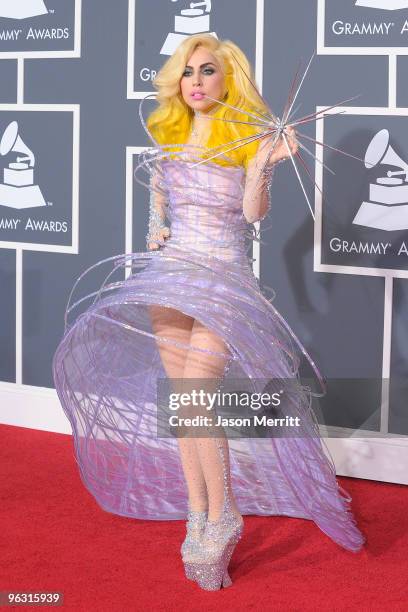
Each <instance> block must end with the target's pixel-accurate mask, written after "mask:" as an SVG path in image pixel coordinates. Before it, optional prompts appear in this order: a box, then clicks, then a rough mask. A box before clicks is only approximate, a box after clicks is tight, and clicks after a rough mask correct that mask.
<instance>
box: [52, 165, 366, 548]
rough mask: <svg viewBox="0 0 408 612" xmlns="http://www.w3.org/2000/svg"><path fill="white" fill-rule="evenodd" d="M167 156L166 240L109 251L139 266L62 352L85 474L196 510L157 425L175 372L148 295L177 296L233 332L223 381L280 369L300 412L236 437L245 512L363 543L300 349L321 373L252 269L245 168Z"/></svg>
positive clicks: (100, 490)
mask: <svg viewBox="0 0 408 612" xmlns="http://www.w3.org/2000/svg"><path fill="white" fill-rule="evenodd" d="M158 167H160V171H161V172H162V174H161V181H160V184H161V185H162V189H161V190H160V193H161V197H164V198H166V199H167V203H168V207H167V211H166V212H167V215H168V218H169V219H170V222H171V236H170V238H168V239H166V241H165V244H164V246H162V247H161V248H160V249H159V250H157V251H146V252H137V253H132V254H129V255H124V254H121V255H119V256H116V257H114V258H109V259H108V260H103V261H104V262H105V263H106V262H112V263H113V269H112V273H113V274H117V273H118V272H122V271H123V268H124V267H125V266H127V267H128V268H129V266H131V272H132V273H131V274H129V275H128V276H127V277H126V278H125V279H123V276H125V275H124V274H123V275H122V276H121V277H120V280H119V281H116V282H110V283H107V281H108V280H110V277H109V278H107V279H106V280H105V283H104V284H103V285H102V287H101V288H100V290H99V292H96V294H92V295H93V296H94V298H95V299H94V301H93V303H92V304H90V305H89V306H87V308H86V309H85V310H83V311H82V313H80V314H79V315H78V316H77V318H76V320H74V322H73V323H71V324H70V325H66V329H65V333H64V336H63V338H62V340H61V342H60V344H59V346H58V348H57V350H56V353H55V355H54V359H53V375H54V380H55V386H56V390H57V392H58V396H59V398H60V401H61V404H62V407H63V410H64V412H65V414H66V416H67V417H68V419H69V421H70V423H71V426H72V431H73V437H74V444H75V454H76V459H77V462H78V465H79V468H80V474H81V478H82V481H83V483H84V485H85V486H86V487H87V488H88V490H89V491H90V492H91V493H92V495H93V496H94V497H95V499H96V500H97V502H98V504H99V505H100V506H101V507H102V508H103V509H105V510H107V511H109V512H112V513H115V514H119V515H123V516H128V517H136V518H141V519H161V520H162V519H185V518H186V514H187V488H186V483H185V480H184V475H183V471H182V466H181V462H180V458H179V451H178V444H177V440H176V439H175V438H171V437H169V438H159V437H157V430H156V416H157V405H156V404H157V401H156V397H157V396H156V390H157V381H158V379H163V378H165V376H166V374H165V371H164V369H163V364H162V361H161V358H160V354H159V350H158V347H157V339H156V337H155V335H154V332H153V329H152V325H151V320H150V316H149V311H148V305H149V304H158V305H163V306H167V307H173V308H176V309H178V310H180V311H182V312H184V313H185V314H187V315H190V316H192V317H195V318H196V319H198V320H199V321H201V322H202V323H203V324H204V325H205V326H207V327H208V328H209V329H211V330H213V331H214V332H216V333H217V334H218V335H219V336H220V337H221V338H222V339H223V340H224V342H225V344H226V346H227V347H228V350H229V353H228V355H229V360H228V363H227V366H226V368H225V371H224V380H225V381H228V379H233V378H235V379H236V378H246V379H248V380H251V379H253V380H254V381H255V386H256V381H258V380H259V379H267V380H269V379H274V378H278V379H279V380H280V386H281V387H282V388H284V389H286V390H287V391H288V394H289V397H290V398H291V402H290V404H289V405H287V406H285V413H286V414H288V413H290V414H291V415H293V416H299V417H300V419H301V433H300V434H298V435H297V436H292V437H281V438H279V437H272V436H271V437H268V438H241V439H231V440H230V443H229V444H230V461H231V478H232V486H233V490H234V494H235V497H236V500H237V503H238V507H239V509H240V511H241V513H242V514H256V515H286V516H291V517H300V518H304V519H309V520H313V521H314V522H315V523H316V525H318V527H319V528H320V529H321V530H322V531H323V532H324V533H326V534H327V535H328V536H329V537H330V538H332V540H334V541H335V542H337V543H338V544H339V545H341V546H343V547H344V548H346V549H348V550H351V551H354V552H356V551H358V550H360V548H361V547H362V545H363V543H364V541H365V539H364V536H363V535H362V534H361V532H360V531H359V529H358V527H357V526H356V522H355V519H354V517H353V515H352V512H351V509H350V507H349V504H350V501H351V497H350V496H349V495H348V494H347V492H346V491H345V490H344V489H342V488H341V487H340V486H339V485H338V483H337V481H336V473H335V467H334V464H333V461H332V458H331V456H330V454H329V451H328V449H327V447H325V445H324V443H323V441H322V440H321V438H320V436H319V429H318V424H317V420H316V417H315V415H314V413H313V410H312V408H311V395H313V393H311V391H310V389H309V387H307V386H304V385H302V384H301V382H300V378H299V373H298V368H299V364H300V361H301V359H302V358H306V359H307V360H308V361H309V363H310V365H311V366H312V368H313V370H314V372H315V373H316V375H317V377H318V379H319V382H320V383H321V384H322V386H324V383H323V378H322V376H321V374H320V372H319V370H318V368H317V367H316V365H315V364H314V362H313V361H312V359H311V357H310V356H309V355H308V353H307V352H306V351H305V349H304V348H303V346H302V345H301V343H300V342H299V340H298V339H297V338H296V336H295V334H294V333H293V331H292V330H291V329H290V327H289V326H288V324H287V323H286V322H285V320H284V319H283V318H282V316H281V315H280V314H279V313H278V311H277V310H276V309H275V307H274V306H273V304H272V303H271V300H268V299H267V298H266V297H265V296H264V295H263V293H262V292H261V288H260V285H259V282H258V280H257V279H256V277H255V276H254V274H253V271H252V267H251V262H250V258H249V257H248V254H247V250H248V249H247V246H246V242H247V241H246V238H247V237H248V235H251V236H252V237H254V234H253V231H252V230H253V229H254V228H253V226H252V225H250V224H248V223H247V221H246V220H245V217H244V216H243V212H242V199H243V192H244V185H245V171H244V168H243V167H241V166H229V167H225V166H224V167H222V166H221V165H219V164H217V163H215V162H206V163H205V164H202V165H200V166H196V167H195V168H191V167H190V165H189V164H188V163H187V162H186V161H185V160H182V159H174V158H173V159H171V158H164V159H162V160H161V162H160V164H159V165H158V164H156V169H157V168H158ZM152 184H153V183H152V181H151V182H150V185H152ZM151 197H153V198H155V197H160V196H159V191H158V190H155V189H153V188H152V190H151ZM101 263H102V262H98V263H97V264H95V266H98V265H99V264H101ZM95 266H92V268H91V269H94V268H95ZM89 270H90V269H89ZM89 270H87V271H85V272H84V274H86V273H88V272H89ZM84 274H83V275H81V277H80V278H79V279H78V281H79V280H81V279H82V277H83V276H84ZM78 281H77V283H78ZM74 288H76V286H74ZM86 297H89V296H86ZM86 297H84V298H83V300H85V299H86ZM80 302H81V303H82V300H79V301H77V302H76V303H75V304H74V305H73V306H71V307H70V308H69V309H67V311H70V310H72V309H73V308H74V307H77V306H78V304H79V303H80ZM168 341H169V342H171V340H168ZM174 342H175V341H174ZM187 348H188V345H187ZM190 348H191V347H190ZM204 352H205V350H204ZM207 352H208V353H211V351H207ZM214 354H216V353H214ZM324 449H325V450H324Z"/></svg>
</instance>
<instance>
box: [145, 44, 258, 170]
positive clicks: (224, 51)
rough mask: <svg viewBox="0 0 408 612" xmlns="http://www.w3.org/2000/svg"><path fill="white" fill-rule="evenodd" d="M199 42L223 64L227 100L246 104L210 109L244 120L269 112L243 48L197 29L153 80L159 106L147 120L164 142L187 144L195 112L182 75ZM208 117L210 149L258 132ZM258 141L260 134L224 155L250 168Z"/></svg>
mask: <svg viewBox="0 0 408 612" xmlns="http://www.w3.org/2000/svg"><path fill="white" fill-rule="evenodd" d="M200 46H202V47H205V48H206V49H207V50H208V51H210V52H211V53H212V54H213V55H214V56H215V58H216V59H217V60H218V62H219V64H220V66H221V69H222V70H223V74H224V79H225V87H226V90H227V95H226V97H225V98H224V99H223V101H224V102H226V103H227V104H231V105H232V106H236V107H238V108H239V109H242V111H236V110H233V109H230V108H228V107H226V106H224V105H222V104H218V105H217V107H216V109H215V111H214V112H211V116H212V117H214V118H225V119H233V120H235V121H244V122H245V121H254V120H255V119H254V118H253V117H250V116H249V115H247V114H246V112H250V111H260V112H261V113H266V112H268V108H267V106H266V105H265V103H264V102H263V100H262V98H261V97H260V95H258V94H257V92H256V91H255V89H254V87H253V86H252V85H251V83H250V81H249V79H248V77H247V76H246V75H248V76H249V77H250V79H251V80H252V81H253V82H255V77H254V71H253V68H252V66H251V64H250V62H249V61H248V58H247V57H246V55H245V54H244V53H243V52H242V51H241V49H240V48H239V47H238V46H237V45H236V44H235V43H233V42H232V41H230V40H219V39H217V38H215V37H214V36H212V35H211V34H195V35H193V36H189V37H188V38H186V39H185V40H184V41H183V42H182V43H181V44H180V45H179V46H178V47H177V49H176V50H175V52H174V53H173V55H171V56H170V57H169V59H168V60H167V61H166V62H165V63H164V65H163V66H162V68H161V69H160V70H159V72H158V73H157V75H156V76H155V78H154V80H153V86H154V87H155V89H157V91H158V93H157V96H156V100H157V102H158V107H157V108H156V109H155V110H154V111H152V112H151V113H150V115H149V116H148V118H147V122H146V123H147V127H148V129H149V131H150V132H151V134H152V136H153V137H154V139H155V140H156V142H158V143H159V144H160V145H170V144H184V143H185V142H186V141H187V140H188V137H189V134H190V131H191V126H192V122H193V117H194V112H193V110H192V109H191V108H190V107H189V106H188V104H186V102H185V101H184V100H183V97H182V94H181V91H180V79H181V77H182V75H183V73H184V70H185V67H186V65H187V63H188V60H189V58H190V56H191V54H192V53H193V52H194V51H195V49H196V48H197V47H200ZM244 71H245V72H244ZM245 73H246V75H245ZM209 121H210V124H211V130H210V136H209V139H208V141H207V142H206V148H207V149H212V148H214V147H220V145H223V146H221V148H220V149H218V151H227V149H228V148H230V146H234V145H233V144H231V145H227V143H228V142H230V141H232V140H236V139H238V138H243V137H246V136H252V135H255V134H256V133H257V128H256V126H251V125H245V124H241V123H231V122H227V121H217V120H209ZM259 142H260V141H259V139H258V140H256V141H254V142H252V143H250V144H246V145H245V146H242V147H239V148H237V149H235V150H233V151H229V152H228V153H226V155H227V156H228V157H229V158H230V159H231V160H232V163H234V164H239V165H242V166H244V167H245V168H247V165H248V162H249V160H250V159H251V158H252V157H253V156H254V155H255V153H256V151H257V149H258V146H259ZM167 150H169V149H167ZM170 150H171V148H170ZM218 151H217V152H218ZM212 161H213V162H215V163H219V164H221V165H230V162H228V161H227V160H225V158H223V156H219V157H217V158H215V159H213V160H212Z"/></svg>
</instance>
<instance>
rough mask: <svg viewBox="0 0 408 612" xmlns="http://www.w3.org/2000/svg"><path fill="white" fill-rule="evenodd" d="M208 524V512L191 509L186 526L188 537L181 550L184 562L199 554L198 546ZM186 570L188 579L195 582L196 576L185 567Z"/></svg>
mask: <svg viewBox="0 0 408 612" xmlns="http://www.w3.org/2000/svg"><path fill="white" fill-rule="evenodd" d="M206 523H207V511H203V512H200V511H198V510H191V509H190V508H189V510H188V513H187V524H186V529H187V535H186V538H185V540H184V542H183V543H182V545H181V549H180V551H181V556H182V559H183V562H184V561H188V558H189V555H192V554H195V553H196V552H197V549H198V545H199V542H200V539H201V537H202V535H203V533H204V529H205V525H206ZM184 569H185V573H186V577H187V578H188V579H189V580H194V576H193V574H192V572H191V571H190V568H189V567H188V566H186V565H184Z"/></svg>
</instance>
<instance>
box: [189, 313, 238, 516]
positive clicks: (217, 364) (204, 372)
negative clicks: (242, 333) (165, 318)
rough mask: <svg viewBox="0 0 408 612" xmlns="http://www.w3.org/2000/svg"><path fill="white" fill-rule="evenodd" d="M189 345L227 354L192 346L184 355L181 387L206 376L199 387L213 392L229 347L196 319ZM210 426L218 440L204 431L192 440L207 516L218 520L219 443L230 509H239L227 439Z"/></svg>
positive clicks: (220, 495)
mask: <svg viewBox="0 0 408 612" xmlns="http://www.w3.org/2000/svg"><path fill="white" fill-rule="evenodd" d="M190 345H191V346H192V347H194V346H195V347H197V348H201V349H203V348H204V349H207V350H211V351H217V352H220V353H224V354H226V355H227V357H222V356H214V355H210V354H207V355H206V354H204V353H199V352H198V351H195V350H194V349H193V348H191V349H190V350H189V352H188V355H187V358H186V363H185V367H184V383H185V389H184V390H187V388H188V384H189V382H188V381H189V379H191V382H190V385H191V388H194V387H197V383H199V379H206V380H205V381H202V383H200V388H205V391H206V392H209V393H211V392H215V391H216V390H217V387H218V386H219V383H220V379H222V377H223V374H224V369H225V366H226V363H227V361H228V359H229V352H228V348H227V347H226V345H225V343H224V341H223V340H222V339H221V338H219V337H218V336H217V335H216V334H215V333H214V332H212V331H211V330H209V329H208V328H207V327H205V326H204V325H203V324H202V323H200V322H199V321H197V319H196V320H195V321H194V325H193V328H192V330H191V337H190ZM194 383H195V384H194ZM200 412H201V413H202V414H207V415H208V414H209V413H208V412H207V411H206V410H205V407H204V408H203V409H202V410H200ZM211 414H212V413H211ZM213 416H214V415H213ZM210 429H211V430H212V433H213V434H215V435H216V436H217V439H215V438H214V437H211V432H210V431H207V433H205V432H201V434H200V436H196V438H195V442H196V445H197V450H198V455H199V459H200V463H201V468H202V471H203V473H204V478H205V482H206V485H207V492H208V518H209V520H211V521H217V520H218V518H219V517H220V514H221V511H222V507H223V502H224V472H223V461H222V457H221V453H220V450H219V448H218V444H220V445H221V448H222V449H223V450H224V452H223V453H222V454H223V456H224V457H225V458H226V466H225V467H226V472H227V482H228V485H227V486H228V490H229V496H230V499H231V504H232V508H233V510H234V511H235V512H236V514H237V515H239V516H240V512H239V510H238V508H237V505H236V502H235V499H234V496H233V493H232V490H231V475H230V463H229V445H228V440H227V438H226V437H225V432H224V430H223V428H222V427H218V428H210ZM217 443H218V444H217Z"/></svg>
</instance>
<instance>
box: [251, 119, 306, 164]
mask: <svg viewBox="0 0 408 612" xmlns="http://www.w3.org/2000/svg"><path fill="white" fill-rule="evenodd" d="M285 136H286V141H285V139H284V137H283V135H281V136H280V137H279V140H278V142H277V143H276V144H275V146H274V148H273V152H272V153H271V155H270V156H269V160H268V164H270V165H273V164H276V163H277V162H279V161H281V160H284V159H288V158H289V157H290V155H289V151H288V147H287V145H286V142H287V143H288V145H289V149H290V152H291V153H292V155H295V154H296V153H297V150H298V148H299V144H298V142H297V140H296V132H295V129H294V128H293V127H287V128H285ZM274 140H275V135H274V134H272V135H271V136H270V138H264V139H263V140H262V142H261V144H260V145H259V148H258V151H257V157H258V158H259V159H260V161H263V162H265V161H266V158H267V156H268V154H269V152H270V149H271V146H270V145H271V143H272V142H274Z"/></svg>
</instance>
